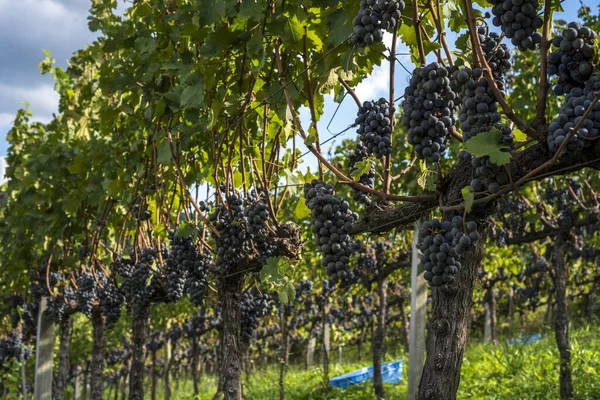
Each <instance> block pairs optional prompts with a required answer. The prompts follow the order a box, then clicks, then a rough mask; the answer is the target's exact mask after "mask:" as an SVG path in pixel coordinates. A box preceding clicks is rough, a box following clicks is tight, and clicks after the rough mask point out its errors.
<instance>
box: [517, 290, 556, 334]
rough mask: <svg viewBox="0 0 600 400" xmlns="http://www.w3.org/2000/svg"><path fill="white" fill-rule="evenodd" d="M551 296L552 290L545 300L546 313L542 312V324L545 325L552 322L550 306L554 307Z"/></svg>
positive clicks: (552, 294)
mask: <svg viewBox="0 0 600 400" xmlns="http://www.w3.org/2000/svg"><path fill="white" fill-rule="evenodd" d="M553 297H554V292H550V293H549V294H548V300H547V301H546V313H545V314H544V325H546V326H550V325H551V324H552V307H554V299H553ZM521 315H522V314H521ZM521 322H522V321H521Z"/></svg>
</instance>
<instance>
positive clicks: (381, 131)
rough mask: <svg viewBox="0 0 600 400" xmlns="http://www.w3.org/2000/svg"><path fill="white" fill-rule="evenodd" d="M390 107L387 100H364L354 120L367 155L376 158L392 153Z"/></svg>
mask: <svg viewBox="0 0 600 400" xmlns="http://www.w3.org/2000/svg"><path fill="white" fill-rule="evenodd" d="M391 111H392V109H391V107H390V104H389V103H388V102H387V100H385V99H383V98H381V99H379V100H378V101H365V102H364V103H363V105H362V107H360V108H359V109H358V113H357V116H356V119H355V120H354V122H355V123H356V124H357V125H358V130H357V132H358V134H359V136H360V141H361V142H362V144H363V145H364V149H365V150H366V153H367V154H368V155H374V156H375V157H377V158H382V157H383V156H389V155H390V154H392V128H391V119H390V116H391V115H392V114H391Z"/></svg>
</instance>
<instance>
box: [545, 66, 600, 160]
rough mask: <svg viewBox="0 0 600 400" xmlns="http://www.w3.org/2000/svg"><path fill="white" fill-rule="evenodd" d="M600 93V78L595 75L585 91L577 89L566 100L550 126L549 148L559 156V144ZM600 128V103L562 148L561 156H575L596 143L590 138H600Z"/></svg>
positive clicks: (572, 90)
mask: <svg viewBox="0 0 600 400" xmlns="http://www.w3.org/2000/svg"><path fill="white" fill-rule="evenodd" d="M599 90H600V75H594V76H592V78H591V79H590V81H588V82H587V83H586V86H585V88H583V89H582V88H579V87H574V88H573V89H571V91H570V92H569V94H567V96H566V97H565V103H564V104H563V105H562V106H561V108H560V112H559V115H558V117H557V118H555V119H554V120H553V121H552V122H551V123H550V125H549V127H548V148H549V149H550V151H551V152H552V153H556V152H557V151H558V149H559V147H560V145H561V144H562V143H563V142H564V141H565V140H566V139H567V136H568V135H569V133H570V132H571V129H572V128H575V126H577V125H578V124H579V122H580V121H581V119H582V118H583V114H584V113H585V111H586V110H587V109H588V108H589V107H590V106H591V104H592V102H593V100H594V97H595V92H597V91H599ZM599 128H600V102H597V103H596V104H595V105H594V108H593V111H592V112H590V114H589V115H588V117H587V118H586V119H585V121H583V123H582V125H581V128H579V130H578V131H577V132H576V133H575V134H574V135H573V136H572V138H571V140H570V141H569V142H568V143H567V145H566V146H565V147H563V149H562V151H561V154H560V155H561V156H563V155H565V154H573V153H575V152H577V151H579V150H581V149H583V148H585V147H589V146H591V145H592V144H593V143H594V142H593V141H590V140H586V138H587V139H592V138H596V137H598V134H599Z"/></svg>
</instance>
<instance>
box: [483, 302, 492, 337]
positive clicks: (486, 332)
mask: <svg viewBox="0 0 600 400" xmlns="http://www.w3.org/2000/svg"><path fill="white" fill-rule="evenodd" d="M483 309H484V313H483V314H484V317H483V319H484V321H483V343H489V342H490V341H491V340H492V317H491V312H490V303H489V301H488V300H487V298H486V299H485V302H484V304H483Z"/></svg>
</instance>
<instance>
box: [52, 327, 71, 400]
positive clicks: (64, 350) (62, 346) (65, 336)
mask: <svg viewBox="0 0 600 400" xmlns="http://www.w3.org/2000/svg"><path fill="white" fill-rule="evenodd" d="M72 330H73V319H72V318H71V316H70V315H67V316H65V317H64V318H63V320H62V321H60V325H59V334H58V336H59V340H60V342H59V347H58V369H57V372H56V385H55V388H56V394H55V399H56V400H63V399H64V398H65V390H66V388H67V379H68V378H69V368H70V365H69V346H70V344H71V332H72Z"/></svg>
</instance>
